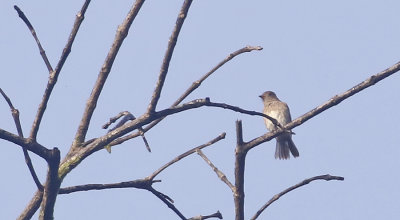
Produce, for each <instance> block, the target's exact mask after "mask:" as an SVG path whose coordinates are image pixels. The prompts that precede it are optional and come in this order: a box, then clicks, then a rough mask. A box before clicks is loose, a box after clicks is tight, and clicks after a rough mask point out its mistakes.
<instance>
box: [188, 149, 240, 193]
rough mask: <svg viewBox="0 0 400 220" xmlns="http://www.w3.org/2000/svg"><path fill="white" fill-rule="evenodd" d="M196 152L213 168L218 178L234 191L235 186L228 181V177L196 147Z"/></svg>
mask: <svg viewBox="0 0 400 220" xmlns="http://www.w3.org/2000/svg"><path fill="white" fill-rule="evenodd" d="M196 152H197V154H198V155H200V157H201V158H203V160H204V161H205V162H206V163H207V164H208V165H209V166H210V167H211V169H213V171H214V172H215V173H216V174H217V176H218V178H220V179H221V181H222V182H224V183H225V184H226V185H228V187H229V188H230V189H231V190H232V192H233V193H235V186H234V185H233V184H232V183H231V182H229V180H228V178H227V177H226V175H225V174H224V173H223V172H221V171H220V170H219V169H218V168H217V167H216V166H215V165H214V164H213V163H212V162H211V161H210V159H208V157H207V156H206V155H205V154H204V153H203V152H202V151H201V150H200V149H196Z"/></svg>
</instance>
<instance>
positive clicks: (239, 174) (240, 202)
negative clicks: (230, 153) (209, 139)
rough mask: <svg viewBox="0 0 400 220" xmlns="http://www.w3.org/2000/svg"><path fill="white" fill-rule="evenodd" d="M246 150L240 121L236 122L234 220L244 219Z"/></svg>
mask: <svg viewBox="0 0 400 220" xmlns="http://www.w3.org/2000/svg"><path fill="white" fill-rule="evenodd" d="M247 152H248V151H247V150H246V149H245V148H244V147H243V129H242V121H236V149H235V192H234V193H233V199H234V202H235V219H236V220H243V219H244V168H245V165H246V155H247Z"/></svg>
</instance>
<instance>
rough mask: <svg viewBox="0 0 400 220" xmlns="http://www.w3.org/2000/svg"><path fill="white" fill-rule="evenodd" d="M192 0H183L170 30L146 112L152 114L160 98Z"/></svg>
mask: <svg viewBox="0 0 400 220" xmlns="http://www.w3.org/2000/svg"><path fill="white" fill-rule="evenodd" d="M192 1H193V0H185V1H184V2H183V5H182V7H181V10H180V12H179V15H178V18H177V19H176V24H175V27H174V30H173V31H172V34H171V37H170V38H169V42H168V48H167V50H166V51H165V55H164V59H163V63H162V65H161V69H160V74H159V76H158V81H157V84H156V88H155V89H154V92H153V95H152V97H151V101H150V104H149V107H148V108H147V113H148V114H152V113H154V112H155V110H156V106H157V103H158V100H159V99H160V95H161V90H162V88H163V86H164V82H165V78H166V77H167V73H168V68H169V63H170V62H171V58H172V54H173V53H174V49H175V45H176V42H177V41H178V36H179V33H180V31H181V28H182V26H183V22H184V21H185V18H186V16H187V14H188V12H189V8H190V5H191V4H192Z"/></svg>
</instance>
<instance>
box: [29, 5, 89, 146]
mask: <svg viewBox="0 0 400 220" xmlns="http://www.w3.org/2000/svg"><path fill="white" fill-rule="evenodd" d="M89 3H90V0H86V1H85V3H84V5H83V6H82V9H81V11H80V12H79V13H78V14H77V15H76V19H75V23H74V26H73V28H72V31H71V34H70V36H69V39H68V42H67V44H66V46H65V48H64V50H63V52H62V54H61V58H60V60H59V61H58V64H57V67H56V69H55V70H54V71H50V76H49V80H48V82H47V87H46V90H45V92H44V94H43V98H42V101H41V103H40V104H39V108H38V111H37V113H36V117H35V119H34V121H33V124H32V129H31V132H30V135H29V138H31V139H33V140H36V137H37V133H38V131H39V127H40V123H41V121H42V118H43V115H44V111H45V110H46V108H47V103H48V102H49V99H50V95H51V93H52V91H53V89H54V86H55V85H56V83H57V79H58V76H59V75H60V72H61V69H62V67H63V65H64V63H65V61H66V59H67V57H68V55H69V53H70V52H71V47H72V44H73V42H74V40H75V36H76V34H77V33H78V30H79V27H80V25H81V23H82V21H83V19H84V14H85V12H86V9H87V7H88V6H89Z"/></svg>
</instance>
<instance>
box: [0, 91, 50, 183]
mask: <svg viewBox="0 0 400 220" xmlns="http://www.w3.org/2000/svg"><path fill="white" fill-rule="evenodd" d="M0 93H1V94H2V95H3V97H4V99H5V100H6V102H7V103H8V106H9V107H10V109H11V114H12V117H13V119H14V123H15V126H16V127H17V131H18V136H19V137H21V138H24V134H23V132H22V128H21V121H20V120H19V111H18V109H16V108H14V106H13V104H12V102H11V100H10V98H8V96H7V95H6V94H5V93H4V92H3V90H2V89H1V88H0ZM22 151H23V153H24V157H25V163H26V165H27V166H28V169H29V172H30V173H31V176H32V178H33V181H34V182H35V184H36V187H37V188H38V190H40V191H41V190H43V186H42V184H41V183H40V181H39V178H38V177H37V175H36V172H35V169H34V168H33V164H32V160H31V157H30V156H29V153H28V150H27V149H26V148H24V147H22Z"/></svg>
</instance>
